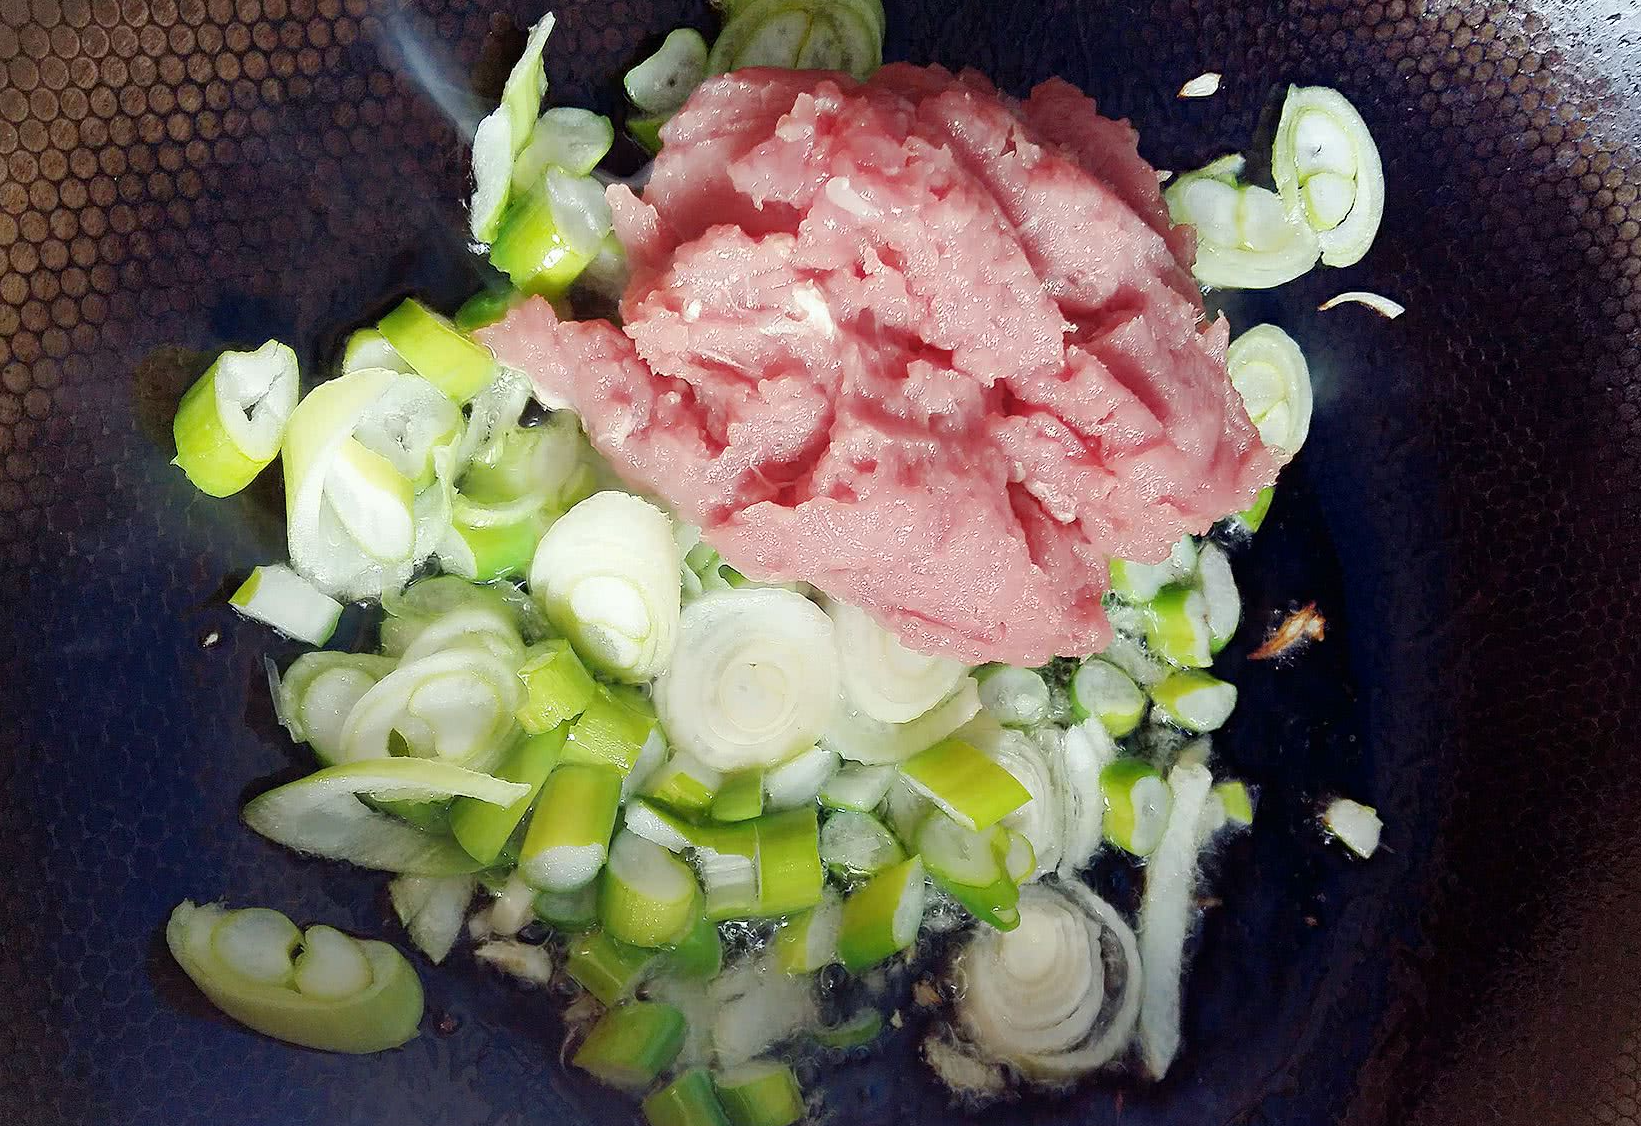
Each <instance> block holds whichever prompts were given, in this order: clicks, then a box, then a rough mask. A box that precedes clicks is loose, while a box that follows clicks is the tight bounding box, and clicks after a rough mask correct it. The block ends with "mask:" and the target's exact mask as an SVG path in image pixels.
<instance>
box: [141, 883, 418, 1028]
mask: <svg viewBox="0 0 1641 1126" xmlns="http://www.w3.org/2000/svg"><path fill="white" fill-rule="evenodd" d="M253 911H254V914H253V913H250V912H244V911H225V910H224V909H223V908H222V907H220V906H218V905H216V904H206V905H205V906H199V907H196V906H195V905H194V904H193V903H191V902H189V901H187V900H184V901H183V902H182V903H180V904H178V905H177V908H176V910H175V911H173V912H171V918H170V921H169V922H168V923H167V924H166V927H165V942H166V945H167V946H169V947H170V949H171V956H172V957H173V958H175V959H176V960H177V964H178V965H179V966H181V967H182V969H183V972H184V973H186V974H187V975H188V976H189V978H191V979H192V980H193V982H194V984H195V985H197V986H199V988H200V990H201V991H202V992H203V993H204V994H205V996H206V997H208V998H209V999H210V1001H211V1003H212V1004H213V1005H215V1006H216V1007H217V1008H219V1009H221V1010H222V1011H223V1012H224V1013H226V1014H227V1015H228V1016H230V1017H232V1018H233V1019H234V1020H237V1021H239V1022H240V1023H241V1024H243V1025H245V1026H247V1027H249V1028H252V1029H255V1030H256V1031H258V1032H260V1033H262V1034H264V1035H266V1036H272V1037H274V1038H275V1039H278V1040H284V1041H286V1042H287V1043H291V1044H300V1045H302V1046H303V1047H307V1048H318V1049H320V1050H322V1051H327V1052H351V1053H366V1052H380V1051H385V1050H386V1049H388V1048H395V1047H398V1046H399V1045H400V1044H403V1043H405V1042H406V1041H407V1040H410V1039H412V1038H414V1037H415V1035H416V1026H417V1024H418V1023H420V1021H421V1018H422V983H421V981H420V980H419V979H418V978H417V976H416V971H415V970H413V969H411V967H410V963H409V962H407V961H406V960H405V957H404V955H402V954H400V953H399V952H398V951H397V950H395V949H394V948H393V947H391V946H389V945H388V944H387V943H385V942H375V941H370V940H360V939H355V938H352V937H350V936H348V935H345V934H343V933H342V932H341V931H338V930H335V929H333V928H331V927H326V926H312V927H309V928H308V929H307V931H306V932H305V933H303V932H299V931H297V929H296V927H295V926H294V925H292V924H291V922H290V921H289V920H288V919H285V917H284V916H283V915H280V914H278V912H274V911H265V909H253ZM269 916H272V918H271V919H269V918H268V917H269ZM276 921H278V922H283V926H279V925H277V922H276ZM247 923H248V924H249V925H244V924H247ZM299 944H300V947H301V953H300V954H296V956H295V958H294V959H293V958H292V954H293V953H295V951H296V948H297V946H298V945H299Z"/></svg>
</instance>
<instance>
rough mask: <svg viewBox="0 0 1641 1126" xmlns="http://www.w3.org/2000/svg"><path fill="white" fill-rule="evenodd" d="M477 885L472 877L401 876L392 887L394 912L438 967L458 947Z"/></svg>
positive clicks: (418, 946) (389, 895)
mask: <svg viewBox="0 0 1641 1126" xmlns="http://www.w3.org/2000/svg"><path fill="white" fill-rule="evenodd" d="M476 882H477V881H475V880H474V879H473V877H472V876H399V877H397V878H395V879H394V880H393V882H392V883H390V884H388V898H389V899H390V900H391V901H392V903H393V913H394V914H395V915H398V916H399V922H401V923H403V924H404V927H405V930H407V931H409V932H410V941H411V942H413V943H415V944H416V948H417V949H418V950H420V951H421V952H422V953H424V954H426V955H427V957H428V960H430V961H431V962H432V963H433V964H434V965H438V964H439V963H440V962H442V961H444V960H445V957H446V956H447V955H449V953H450V949H451V947H453V946H455V945H456V939H457V937H458V936H459V935H460V934H461V930H462V920H463V919H465V918H466V917H467V905H468V904H469V903H471V902H472V901H473V889H474V886H475V884H476Z"/></svg>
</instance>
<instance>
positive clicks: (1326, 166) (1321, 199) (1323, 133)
mask: <svg viewBox="0 0 1641 1126" xmlns="http://www.w3.org/2000/svg"><path fill="white" fill-rule="evenodd" d="M1271 176H1272V178H1273V179H1274V180H1275V181H1276V187H1277V190H1278V191H1279V192H1281V193H1282V200H1283V202H1284V203H1285V204H1286V205H1287V207H1288V210H1289V211H1290V212H1291V213H1294V214H1297V215H1301V216H1303V218H1304V220H1305V221H1306V222H1307V223H1308V224H1309V225H1310V227H1311V228H1312V229H1313V230H1314V231H1315V232H1316V237H1317V241H1318V242H1319V244H1320V246H1321V252H1322V261H1323V262H1325V263H1326V264H1328V265H1329V266H1351V265H1354V264H1355V263H1357V262H1359V261H1361V259H1362V256H1363V255H1365V254H1366V253H1367V252H1368V248H1369V247H1371V246H1372V245H1373V238H1374V236H1375V235H1376V234H1378V232H1379V223H1380V221H1381V220H1382V219H1383V217H1384V210H1385V171H1384V166H1383V164H1382V163H1381V162H1380V159H1379V146H1378V145H1376V144H1374V142H1373V135H1372V134H1371V133H1369V132H1368V127H1367V123H1366V122H1365V121H1363V120H1362V115H1361V114H1359V113H1357V112H1356V107H1355V106H1353V105H1351V104H1350V102H1349V101H1348V100H1347V99H1346V98H1345V96H1344V95H1343V94H1341V93H1339V91H1337V90H1332V89H1329V88H1328V87H1326V86H1289V87H1288V96H1287V98H1286V99H1284V100H1283V102H1282V117H1281V120H1280V121H1279V122H1278V123H1277V126H1276V136H1275V138H1274V139H1273V140H1272V143H1271Z"/></svg>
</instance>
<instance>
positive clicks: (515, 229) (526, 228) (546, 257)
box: [490, 184, 593, 298]
mask: <svg viewBox="0 0 1641 1126" xmlns="http://www.w3.org/2000/svg"><path fill="white" fill-rule="evenodd" d="M592 260H593V255H591V254H583V253H581V252H579V251H577V250H575V249H574V248H573V247H572V246H571V245H570V244H569V242H568V241H567V240H566V239H565V237H564V235H563V234H561V233H560V232H559V229H558V225H557V224H556V223H555V222H554V221H553V205H552V200H551V199H550V198H549V196H548V194H547V188H546V185H545V184H543V185H541V186H539V187H537V188H535V189H533V190H532V191H531V192H530V193H529V194H527V195H525V196H524V197H523V198H522V199H520V200H518V201H517V202H516V203H514V204H513V205H512V207H511V208H509V210H508V212H507V214H506V215H505V216H504V217H503V218H502V221H501V228H500V230H499V231H498V232H497V234H496V238H495V241H494V242H493V243H492V244H491V246H490V264H491V265H492V266H494V267H496V269H498V270H500V271H501V272H502V273H504V274H506V275H507V276H508V277H509V278H511V279H512V281H513V284H514V285H515V286H517V287H518V288H519V289H520V290H522V291H523V292H525V293H529V294H536V295H539V296H542V297H548V298H554V297H562V296H563V295H564V294H565V293H566V292H567V291H568V290H569V288H570V286H571V285H572V284H573V283H574V282H575V280H576V278H578V277H580V276H581V272H582V271H583V270H585V269H586V268H587V266H588V265H589V264H590V263H591V262H592Z"/></svg>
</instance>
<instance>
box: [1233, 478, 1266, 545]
mask: <svg viewBox="0 0 1641 1126" xmlns="http://www.w3.org/2000/svg"><path fill="white" fill-rule="evenodd" d="M1275 499H1276V486H1275V485H1266V486H1265V487H1264V488H1263V489H1260V490H1259V495H1258V496H1256V497H1254V502H1253V504H1251V505H1249V506H1248V507H1247V508H1246V509H1245V510H1243V511H1242V512H1238V513H1237V514H1236V515H1235V516H1232V517H1231V519H1232V520H1234V521H1236V523H1237V524H1239V525H1241V526H1242V527H1243V528H1246V529H1247V530H1248V532H1249V534H1252V533H1254V532H1257V531H1259V529H1260V528H1261V527H1262V526H1263V525H1264V523H1265V517H1266V516H1267V515H1269V513H1270V511H1271V501H1273V500H1275Z"/></svg>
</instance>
